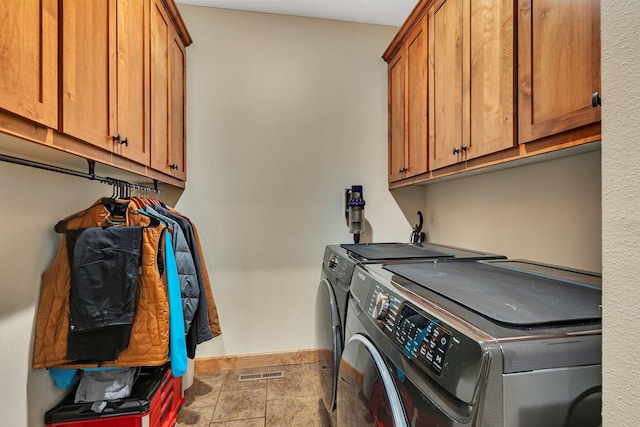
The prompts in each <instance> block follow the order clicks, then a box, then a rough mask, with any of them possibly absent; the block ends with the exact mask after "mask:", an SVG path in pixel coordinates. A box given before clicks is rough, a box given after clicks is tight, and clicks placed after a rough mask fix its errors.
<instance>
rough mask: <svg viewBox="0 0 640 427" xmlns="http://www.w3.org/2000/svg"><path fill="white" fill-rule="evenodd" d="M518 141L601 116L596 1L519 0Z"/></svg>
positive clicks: (598, 4)
mask: <svg viewBox="0 0 640 427" xmlns="http://www.w3.org/2000/svg"><path fill="white" fill-rule="evenodd" d="M518 4H519V21H518V22H519V23H518V60H519V76H518V78H519V91H518V96H519V101H518V102H519V113H518V114H519V120H518V132H519V141H520V142H521V143H523V142H528V141H532V140H535V139H539V138H543V137H546V136H550V135H553V134H557V133H560V132H564V131H567V130H571V129H575V128H578V127H580V126H584V125H588V124H590V123H595V122H598V121H600V114H601V111H600V108H599V107H597V108H594V107H592V104H591V97H592V94H593V93H595V92H599V91H600V0H567V1H556V0H519V2H518Z"/></svg>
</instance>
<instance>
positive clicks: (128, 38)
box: [60, 0, 149, 165]
mask: <svg viewBox="0 0 640 427" xmlns="http://www.w3.org/2000/svg"><path fill="white" fill-rule="evenodd" d="M146 14H147V12H146V11H145V2H141V1H127V0H109V1H105V0H62V21H61V34H62V37H61V41H62V47H63V49H62V68H61V72H62V94H61V97H62V103H61V105H62V114H61V128H60V130H61V131H62V132H63V133H65V134H67V135H70V136H73V137H75V138H78V139H81V140H83V141H85V142H88V143H89V144H93V145H95V146H97V147H100V148H103V149H105V150H109V151H111V150H113V152H114V153H117V154H119V155H121V156H123V157H126V158H128V159H131V160H134V161H136V162H138V163H141V164H145V165H148V164H149V137H148V131H147V129H145V127H146V126H145V123H146V120H145V116H146V111H145V107H146V104H145V97H146V96H148V94H147V93H146V92H147V91H148V87H145V68H146V67H145V58H147V55H146V54H145V53H146V52H145V51H146V47H145V15H146Z"/></svg>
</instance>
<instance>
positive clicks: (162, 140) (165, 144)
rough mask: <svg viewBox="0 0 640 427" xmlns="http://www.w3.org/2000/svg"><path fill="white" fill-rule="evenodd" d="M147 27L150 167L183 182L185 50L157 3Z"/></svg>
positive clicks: (157, 1)
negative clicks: (149, 70) (149, 95)
mask: <svg viewBox="0 0 640 427" xmlns="http://www.w3.org/2000/svg"><path fill="white" fill-rule="evenodd" d="M150 26H151V31H150V34H151V167H152V168H154V169H156V170H159V171H162V172H164V173H167V174H169V175H173V176H175V177H177V178H180V179H185V178H186V170H185V166H186V162H185V154H186V150H185V66H186V58H185V48H184V45H183V44H182V41H181V39H180V37H179V36H178V34H177V33H176V32H175V30H174V28H173V26H172V24H171V21H170V20H169V17H168V15H167V13H166V11H165V9H164V7H163V4H162V2H161V1H160V0H153V1H152V6H151V15H150Z"/></svg>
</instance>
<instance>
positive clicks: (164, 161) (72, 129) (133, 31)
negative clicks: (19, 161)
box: [0, 0, 191, 186]
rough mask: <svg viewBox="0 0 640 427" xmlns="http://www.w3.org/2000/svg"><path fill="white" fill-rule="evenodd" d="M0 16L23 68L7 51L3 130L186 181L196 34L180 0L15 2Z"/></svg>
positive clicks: (2, 42) (1, 93) (3, 41)
mask: <svg viewBox="0 0 640 427" xmlns="http://www.w3.org/2000/svg"><path fill="white" fill-rule="evenodd" d="M58 12H59V16H58ZM0 16H5V17H6V16H9V17H10V18H11V19H9V20H8V23H7V22H6V20H5V22H4V24H5V25H8V26H9V27H10V28H13V30H12V31H13V32H12V33H10V34H5V35H4V36H0V52H3V51H7V52H9V54H10V56H11V58H9V59H12V60H14V61H15V62H16V64H17V65H14V64H13V63H12V61H10V60H9V59H7V60H6V61H5V60H4V57H3V56H2V55H0V71H2V74H3V77H4V76H5V75H6V76H8V78H9V80H8V81H9V83H10V84H4V83H6V82H7V80H5V79H4V78H3V79H1V82H0V109H1V110H0V131H3V132H6V133H10V134H12V135H15V136H18V137H21V138H23V139H27V140H31V141H34V142H39V143H42V144H45V145H48V146H51V147H54V148H57V149H60V150H63V151H67V152H70V153H73V154H76V155H79V156H82V157H86V158H88V159H91V160H96V161H98V162H101V163H105V164H108V165H111V166H115V167H118V168H121V169H125V170H129V171H131V172H134V173H137V174H140V175H144V176H149V177H152V178H154V179H158V180H160V181H162V182H167V183H170V184H173V185H177V186H184V180H186V171H185V153H186V149H185V114H184V112H185V110H184V100H185V65H186V61H185V46H188V45H189V44H190V43H191V38H190V36H189V34H188V32H187V30H186V28H185V27H184V23H183V22H182V19H181V18H180V15H179V13H178V10H177V8H176V6H175V3H174V1H173V0H144V1H141V0H59V1H55V0H43V1H32V0H29V1H17V0H10V1H9V2H8V3H7V2H4V1H3V2H2V4H0ZM16 41H19V44H24V45H25V46H26V47H27V48H25V47H24V46H23V47H22V48H21V49H18V48H15V47H14V46H13V44H16ZM45 41H46V43H45ZM38 43H40V45H38ZM5 46H6V47H5ZM9 47H11V49H9ZM51 52H53V53H51ZM5 62H6V64H5ZM25 64H30V65H29V66H25ZM34 64H35V65H34ZM16 66H18V67H20V68H19V69H20V71H21V74H18V71H17V70H18V69H17V68H16ZM58 76H59V77H60V78H59V81H60V87H58ZM16 82H18V83H20V84H21V85H22V86H21V85H20V84H18V83H16ZM5 86H6V87H5ZM58 89H59V91H58ZM20 96H21V98H20ZM28 97H30V98H32V99H33V100H32V101H33V102H31V103H30V104H29V103H28V102H27V101H25V99H26V98H28ZM44 101H47V103H48V104H51V105H52V106H49V107H47V108H48V109H45V107H44V104H45V102H44ZM39 106H40V107H42V108H40V109H37V108H36V107H38V108H39ZM58 106H59V108H60V111H59V116H58ZM19 107H23V110H24V111H22V110H20V108H19ZM2 110H4V111H2ZM41 110H42V111H49V110H52V112H47V114H44V113H41V112H40V111H41ZM6 112H10V113H13V114H17V115H19V116H21V117H24V118H26V119H29V120H31V121H34V122H37V123H38V124H40V125H43V127H41V128H40V127H37V128H35V130H33V129H32V128H30V127H29V124H28V123H24V122H20V121H18V120H16V119H14V117H13V116H8V115H7V114H6Z"/></svg>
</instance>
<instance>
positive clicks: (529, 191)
mask: <svg viewBox="0 0 640 427" xmlns="http://www.w3.org/2000/svg"><path fill="white" fill-rule="evenodd" d="M600 205H601V201H600V152H599V151H592V152H588V153H584V154H580V155H576V156H571V157H563V158H560V159H555V160H549V161H545V162H542V163H535V164H531V165H527V166H521V167H517V168H512V169H506V170H502V171H498V172H492V173H487V174H482V175H477V176H472V177H468V178H461V179H455V180H452V181H445V182H442V183H438V184H434V185H429V186H427V187H425V208H424V212H425V228H426V232H427V233H428V238H429V241H432V242H439V243H448V244H451V245H454V246H462V247H468V248H474V249H481V250H485V251H488V252H493V253H498V254H503V255H506V256H508V257H509V258H524V259H530V260H535V261H540V262H545V263H548V264H555V265H564V266H568V267H574V268H578V269H583V270H590V271H597V272H600V271H601V270H602V262H601V237H600V229H601V214H600Z"/></svg>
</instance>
